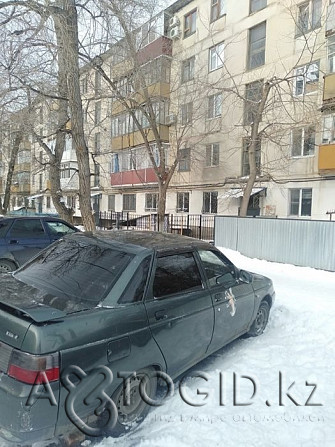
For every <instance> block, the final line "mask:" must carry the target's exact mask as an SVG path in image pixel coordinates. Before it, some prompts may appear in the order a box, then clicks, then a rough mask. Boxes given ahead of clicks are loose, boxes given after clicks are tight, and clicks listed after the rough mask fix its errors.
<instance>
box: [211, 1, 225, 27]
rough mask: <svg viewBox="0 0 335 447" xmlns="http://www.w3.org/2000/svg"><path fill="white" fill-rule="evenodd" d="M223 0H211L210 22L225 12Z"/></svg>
mask: <svg viewBox="0 0 335 447" xmlns="http://www.w3.org/2000/svg"><path fill="white" fill-rule="evenodd" d="M225 12H226V11H225V0H211V22H214V21H215V20H217V19H219V18H220V17H222V16H223V15H224V14H225Z"/></svg>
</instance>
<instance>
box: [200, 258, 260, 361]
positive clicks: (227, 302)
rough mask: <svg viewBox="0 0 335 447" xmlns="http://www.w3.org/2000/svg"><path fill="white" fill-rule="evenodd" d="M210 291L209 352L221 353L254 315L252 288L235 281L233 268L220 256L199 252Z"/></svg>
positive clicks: (244, 328)
mask: <svg viewBox="0 0 335 447" xmlns="http://www.w3.org/2000/svg"><path fill="white" fill-rule="evenodd" d="M198 254H199V257H200V260H201V265H202V267H203V270H204V272H205V275H206V278H207V282H208V287H209V289H210V292H211V295H212V300H213V306H214V314H215V327H214V333H213V339H212V342H211V346H210V351H211V352H213V351H216V350H217V349H220V348H221V347H222V346H224V345H225V344H227V343H229V341H231V340H233V339H234V338H236V337H237V336H238V335H240V334H242V333H243V332H245V330H246V329H247V327H248V325H249V323H250V321H251V318H252V315H253V311H254V305H255V296H254V290H253V287H252V285H251V284H248V283H246V282H242V281H240V280H239V279H237V277H236V270H235V267H234V265H233V264H232V263H231V262H230V261H229V260H228V259H227V258H226V257H225V256H224V255H222V254H221V253H219V252H217V251H214V250H213V251H212V250H202V249H201V250H199V251H198Z"/></svg>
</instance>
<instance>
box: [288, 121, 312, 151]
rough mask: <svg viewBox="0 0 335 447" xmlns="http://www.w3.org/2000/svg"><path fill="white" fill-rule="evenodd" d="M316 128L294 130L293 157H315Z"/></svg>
mask: <svg viewBox="0 0 335 447" xmlns="http://www.w3.org/2000/svg"><path fill="white" fill-rule="evenodd" d="M314 149H315V127H314V126H310V127H304V128H302V129H293V130H292V157H306V156H308V155H314Z"/></svg>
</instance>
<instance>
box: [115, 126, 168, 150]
mask: <svg viewBox="0 0 335 447" xmlns="http://www.w3.org/2000/svg"><path fill="white" fill-rule="evenodd" d="M145 131H146V132H147V139H148V141H149V142H154V141H156V138H155V135H154V132H153V131H152V130H151V129H145ZM158 131H159V134H160V137H161V140H162V141H168V140H169V128H168V126H165V125H162V124H160V125H159V129H158ZM143 144H144V140H143V137H142V135H141V132H140V131H135V132H132V133H129V134H126V135H122V136H119V137H114V138H112V148H113V150H116V151H117V150H120V149H125V148H127V147H135V146H140V145H143Z"/></svg>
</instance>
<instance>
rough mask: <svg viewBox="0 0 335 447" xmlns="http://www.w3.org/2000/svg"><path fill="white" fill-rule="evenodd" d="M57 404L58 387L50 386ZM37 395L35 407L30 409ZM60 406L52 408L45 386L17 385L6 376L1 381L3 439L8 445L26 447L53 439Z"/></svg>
mask: <svg viewBox="0 0 335 447" xmlns="http://www.w3.org/2000/svg"><path fill="white" fill-rule="evenodd" d="M50 387H51V391H52V393H53V394H54V396H55V398H56V401H58V394H59V385H58V383H50ZM33 391H35V393H34V397H33V401H32V404H30V405H28V404H27V403H28V399H29V397H30V396H31V393H32V392H33ZM57 415H58V405H52V402H51V399H48V394H47V393H46V390H45V388H44V387H43V386H38V387H35V388H34V389H33V387H32V386H31V385H26V384H23V383H21V382H18V381H17V380H15V379H12V378H11V377H8V376H7V375H5V374H3V375H2V377H1V381H0V437H1V438H2V439H4V440H5V441H6V443H7V444H8V445H18V444H20V445H25V444H32V443H34V442H39V441H44V440H47V439H53V438H54V436H55V426H56V422H57Z"/></svg>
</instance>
